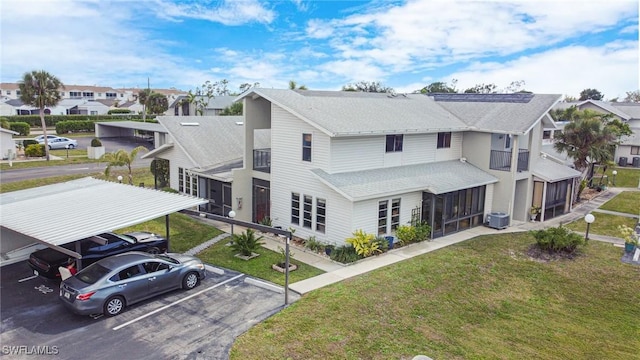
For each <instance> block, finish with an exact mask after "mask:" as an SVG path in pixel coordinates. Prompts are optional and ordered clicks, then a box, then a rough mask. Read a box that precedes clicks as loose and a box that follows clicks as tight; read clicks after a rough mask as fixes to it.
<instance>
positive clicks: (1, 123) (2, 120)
mask: <svg viewBox="0 0 640 360" xmlns="http://www.w3.org/2000/svg"><path fill="white" fill-rule="evenodd" d="M0 127H2V128H3V129H11V125H10V123H9V119H7V118H6V117H3V116H0Z"/></svg>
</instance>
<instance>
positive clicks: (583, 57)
mask: <svg viewBox="0 0 640 360" xmlns="http://www.w3.org/2000/svg"><path fill="white" fill-rule="evenodd" d="M639 76H640V74H639V72H638V43H637V42H635V41H626V42H617V43H613V44H611V45H606V46H600V47H585V46H570V47H565V48H561V49H554V50H549V51H546V52H543V53H540V54H536V55H531V56H523V57H520V58H518V59H516V60H513V61H509V62H506V63H475V64H473V65H471V66H469V68H468V69H466V70H463V71H459V72H455V73H452V74H449V75H448V76H447V77H446V79H443V80H442V81H449V80H450V79H452V78H455V79H458V86H457V87H458V89H460V90H464V89H466V88H469V87H472V86H473V85H475V84H479V83H493V84H496V85H497V86H498V88H504V87H506V86H508V85H509V84H510V83H511V82H512V81H517V80H524V81H525V83H526V84H525V86H524V88H525V89H526V90H529V91H533V92H536V93H551V94H560V95H572V96H577V95H578V94H579V93H580V91H582V90H584V89H586V88H597V89H598V90H600V91H601V92H602V93H603V94H604V95H605V98H607V99H610V98H615V97H618V96H621V97H623V96H624V92H625V91H631V90H633V89H638V88H639V85H638V79H639ZM423 86H424V85H423Z"/></svg>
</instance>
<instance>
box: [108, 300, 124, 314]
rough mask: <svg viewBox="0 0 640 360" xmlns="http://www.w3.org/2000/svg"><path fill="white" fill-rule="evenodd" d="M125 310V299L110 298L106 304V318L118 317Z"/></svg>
mask: <svg viewBox="0 0 640 360" xmlns="http://www.w3.org/2000/svg"><path fill="white" fill-rule="evenodd" d="M123 310H124V298H122V296H114V297H110V298H109V299H108V300H107V301H106V302H105V303H104V314H105V315H106V316H116V315H118V314H120V313H121V312H122V311H123Z"/></svg>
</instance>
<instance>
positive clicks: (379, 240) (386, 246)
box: [374, 236, 389, 252]
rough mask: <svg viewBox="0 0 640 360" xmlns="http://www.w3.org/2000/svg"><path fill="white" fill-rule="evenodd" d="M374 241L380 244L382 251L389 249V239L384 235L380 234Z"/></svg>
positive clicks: (379, 247)
mask: <svg viewBox="0 0 640 360" xmlns="http://www.w3.org/2000/svg"><path fill="white" fill-rule="evenodd" d="M374 241H375V242H376V243H377V244H378V249H380V252H385V251H387V250H389V241H388V240H387V238H385V237H384V236H378V237H377V238H376V239H375V240H374Z"/></svg>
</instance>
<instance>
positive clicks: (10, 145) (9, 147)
mask: <svg viewBox="0 0 640 360" xmlns="http://www.w3.org/2000/svg"><path fill="white" fill-rule="evenodd" d="M9 152H11V154H13V155H15V153H16V142H15V141H14V140H13V135H11V134H9V133H6V132H4V131H0V158H1V159H3V160H4V159H8V158H9Z"/></svg>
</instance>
